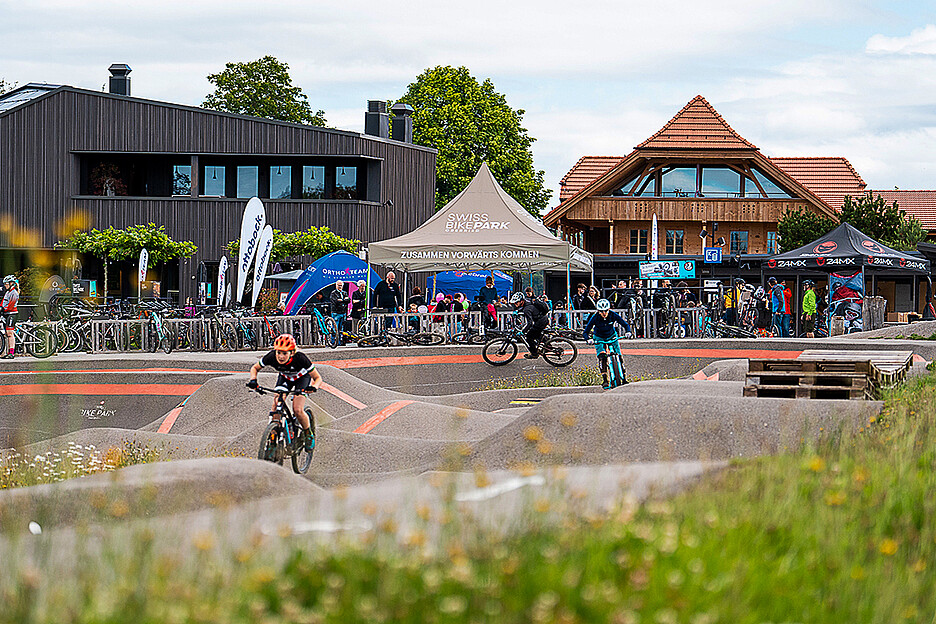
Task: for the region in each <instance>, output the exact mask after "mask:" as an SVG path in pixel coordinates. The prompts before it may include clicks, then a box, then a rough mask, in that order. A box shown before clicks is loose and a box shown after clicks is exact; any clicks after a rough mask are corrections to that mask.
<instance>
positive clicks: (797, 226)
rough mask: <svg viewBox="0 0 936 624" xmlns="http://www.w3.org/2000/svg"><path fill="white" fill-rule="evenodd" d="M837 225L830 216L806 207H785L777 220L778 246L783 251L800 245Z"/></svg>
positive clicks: (809, 241) (826, 232) (822, 234)
mask: <svg viewBox="0 0 936 624" xmlns="http://www.w3.org/2000/svg"><path fill="white" fill-rule="evenodd" d="M837 225H838V221H836V220H835V219H833V218H832V217H824V216H822V215H817V214H816V213H814V212H813V211H811V210H808V209H806V208H790V209H787V210H785V211H784V212H783V215H781V217H780V220H779V221H778V222H777V234H779V235H780V246H781V248H782V249H783V250H784V251H790V250H792V249H796V248H797V247H802V246H803V245H805V244H806V243H811V242H812V241H814V240H816V239H817V238H819V237H820V236H824V235H826V234H828V233H829V232H831V231H832V230H834V229H835V228H836V226H837Z"/></svg>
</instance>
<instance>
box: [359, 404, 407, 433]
mask: <svg viewBox="0 0 936 624" xmlns="http://www.w3.org/2000/svg"><path fill="white" fill-rule="evenodd" d="M410 403H412V401H397V402H396V403H391V404H390V405H388V406H387V407H385V408H383V409H382V410H380V411H379V412H377V413H376V414H374V415H373V416H371V417H370V419H369V420H368V421H367V422H366V423H364V424H363V425H361V426H360V427H358V428H357V429H355V430H354V433H367V432H368V431H370V430H371V429H373V428H374V427H376V426H377V425H379V424H380V423H382V422H383V421H385V420H387V419H388V418H390V417H391V416H393V415H394V414H395V413H397V412H398V411H400V410H401V409H402V408H404V407H406V406H407V405H409V404H410Z"/></svg>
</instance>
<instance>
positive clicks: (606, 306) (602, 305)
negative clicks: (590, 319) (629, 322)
mask: <svg viewBox="0 0 936 624" xmlns="http://www.w3.org/2000/svg"><path fill="white" fill-rule="evenodd" d="M595 307H596V308H598V311H599V312H606V311H608V310H610V309H611V302H610V301H608V300H607V299H599V300H598V301H597V302H596V303H595Z"/></svg>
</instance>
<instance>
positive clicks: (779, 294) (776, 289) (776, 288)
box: [767, 277, 786, 336]
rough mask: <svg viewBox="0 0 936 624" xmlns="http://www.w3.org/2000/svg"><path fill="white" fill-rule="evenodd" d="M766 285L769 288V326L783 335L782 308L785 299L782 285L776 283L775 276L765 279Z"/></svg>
mask: <svg viewBox="0 0 936 624" xmlns="http://www.w3.org/2000/svg"><path fill="white" fill-rule="evenodd" d="M767 286H768V288H769V289H770V314H771V317H770V327H771V328H772V329H774V331H776V332H778V333H779V334H780V335H781V336H782V335H783V331H782V328H783V310H784V307H785V305H786V304H785V301H784V296H783V287H782V286H781V285H780V284H778V283H777V278H776V277H771V278H769V279H768V280H767Z"/></svg>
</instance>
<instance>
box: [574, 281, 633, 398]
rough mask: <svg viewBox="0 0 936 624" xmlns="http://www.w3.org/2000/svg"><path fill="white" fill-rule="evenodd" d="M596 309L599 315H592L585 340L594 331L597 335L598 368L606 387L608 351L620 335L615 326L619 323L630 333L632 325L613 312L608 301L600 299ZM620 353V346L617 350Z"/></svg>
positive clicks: (585, 332)
mask: <svg viewBox="0 0 936 624" xmlns="http://www.w3.org/2000/svg"><path fill="white" fill-rule="evenodd" d="M595 307H597V308H598V313H597V314H592V316H591V318H590V319H588V324H587V325H585V331H584V332H583V334H584V335H585V340H588V339H589V337H590V336H591V333H592V330H594V333H595V339H596V340H595V351H596V352H597V354H598V367H599V369H600V370H601V375H602V376H603V377H604V378H605V384H604V386H605V387H607V386H608V375H607V371H608V357H609V355H608V352H607V350H606V349H610V348H611V345H610V343H614V344H616V343H617V340H618V334H617V329H615V327H614V324H615V323H617V324H618V325H620V326H621V327H623V328H624V329H625V330H626V331H628V332H629V331H630V325H628V324H627V321H625V320H624V319H623V318H621V315H620V314H618V313H617V312H612V311H611V302H610V301H608V300H607V299H599V300H598V302H597V303H596V304H595ZM616 351H617V352H618V353H620V351H621V349H620V346H618V348H617V349H616ZM622 383H627V379H624V380H622Z"/></svg>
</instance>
